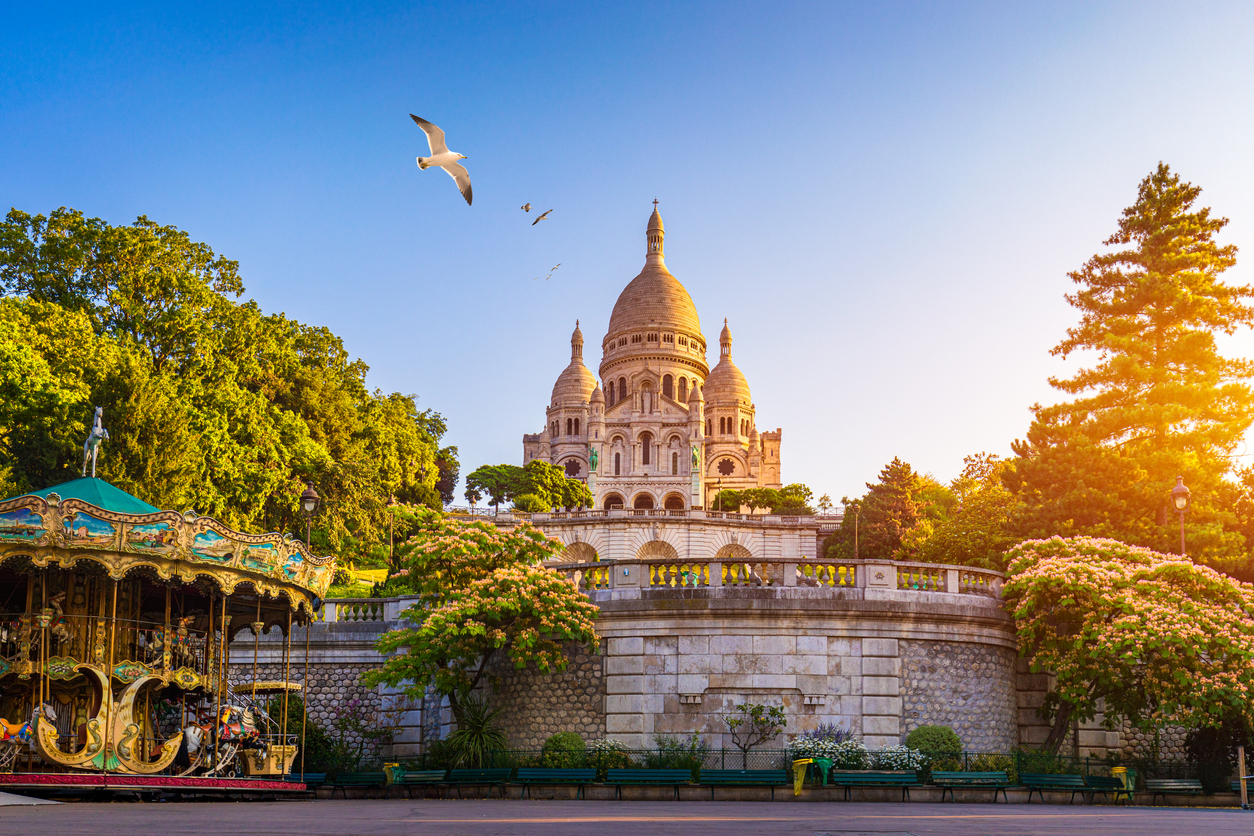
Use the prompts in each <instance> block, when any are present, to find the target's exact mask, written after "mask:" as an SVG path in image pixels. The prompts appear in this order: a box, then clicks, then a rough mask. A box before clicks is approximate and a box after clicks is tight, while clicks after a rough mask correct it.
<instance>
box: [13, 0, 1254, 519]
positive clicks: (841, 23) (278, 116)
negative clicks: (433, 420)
mask: <svg viewBox="0 0 1254 836" xmlns="http://www.w3.org/2000/svg"><path fill="white" fill-rule="evenodd" d="M108 5H109V7H112V6H114V5H120V4H108ZM258 5H259V4H251V3H250V4H231V3H216V4H205V3H199V4H171V3H161V4H156V5H152V6H150V7H147V8H143V7H139V6H132V7H130V8H129V9H128V10H124V11H121V12H112V11H105V10H104V9H105V8H106V6H103V5H101V4H84V5H79V6H75V5H72V4H71V5H68V6H67V5H65V4H57V5H47V6H45V5H43V4H20V5H19V4H6V6H5V7H4V9H3V10H0V55H3V57H4V60H3V62H2V63H0V156H2V158H3V159H4V164H3V165H2V166H0V204H3V207H4V208H6V209H7V207H8V206H16V207H18V208H20V209H23V210H25V211H29V212H44V213H46V212H48V211H50V210H52V209H55V208H56V207H58V206H72V207H75V208H78V209H80V210H82V211H84V212H86V213H87V214H88V215H92V216H99V217H102V218H105V219H107V220H109V221H111V222H114V223H129V222H130V221H132V220H134V218H135V217H136V216H137V215H139V214H146V215H148V216H149V217H150V218H152V219H153V220H156V221H158V222H160V223H163V224H173V225H176V226H179V227H181V228H183V229H186V230H187V231H188V232H189V233H190V234H191V235H192V237H193V238H194V239H196V240H201V241H205V242H207V243H209V244H210V245H211V246H212V247H213V248H214V249H215V250H216V251H217V252H219V253H222V254H224V255H226V256H228V257H230V258H234V259H238V260H239V261H240V265H241V268H240V269H241V273H242V275H243V277H244V281H245V284H246V286H247V287H248V294H249V295H250V296H252V297H253V298H255V299H257V300H258V302H259V303H260V304H261V305H262V307H263V308H264V309H266V310H268V311H285V312H286V313H287V314H289V315H290V316H293V317H296V318H298V319H300V320H302V321H305V322H310V323H317V324H324V325H327V326H329V327H330V328H331V329H333V330H334V331H335V332H336V333H337V334H340V335H341V336H343V338H344V339H345V342H346V343H347V345H348V348H349V350H350V351H351V352H352V353H353V354H354V355H356V356H360V357H361V358H362V359H364V360H365V361H366V362H367V363H368V364H369V365H370V366H371V372H370V377H369V383H370V385H371V386H372V387H378V388H380V389H383V390H385V391H401V392H405V393H414V394H417V395H418V396H419V403H420V404H421V405H422V406H424V407H433V408H435V409H437V410H439V411H440V412H443V413H444V414H445V415H446V416H447V417H448V419H449V423H450V427H451V429H450V433H449V441H450V442H451V443H455V444H457V445H458V446H459V447H460V448H461V452H462V467H463V473H465V472H469V470H470V469H472V468H474V467H475V466H477V465H479V464H482V463H497V462H502V461H508V462H515V463H521V435H522V433H524V432H537V431H539V430H540V429H541V428H542V427H543V425H544V408H545V406H546V404H547V402H548V397H549V391H550V389H551V387H552V385H553V381H554V379H555V378H556V376H557V374H558V373H559V372H560V371H561V369H562V368H563V367H564V366H565V364H566V363H567V360H568V357H569V342H568V340H569V335H570V332H571V329H572V326H573V325H574V322H575V319H576V318H579V319H581V320H582V323H583V330H584V333H585V335H586V337H587V339H588V343H589V348H588V350H587V351H586V352H585V358H586V360H587V363H588V366H589V367H590V368H591V369H593V371H594V372H595V370H596V366H597V363H598V362H599V359H600V356H599V355H600V350H599V346H600V340H601V337H602V336H603V335H604V331H605V327H606V325H607V323H608V319H609V314H610V310H611V308H612V307H613V303H614V300H615V298H617V295H618V293H619V291H620V290H621V289H622V288H623V286H624V285H625V284H626V283H627V281H629V280H630V279H631V278H632V277H633V276H635V275H636V273H637V272H638V271H639V269H640V267H641V266H642V263H643V258H644V226H645V222H646V219H647V216H648V213H649V211H650V210H651V209H652V204H651V201H652V200H653V198H654V197H657V198H658V199H659V200H660V201H661V210H662V214H663V217H664V219H665V221H666V226H667V244H666V248H667V263H668V266H669V267H670V269H671V271H672V272H673V273H674V274H675V275H676V276H677V277H678V278H679V279H680V281H682V282H683V283H684V284H685V285H686V286H687V288H688V290H689V291H690V292H691V294H692V296H693V298H694V300H695V301H696V304H697V308H698V311H699V313H700V315H701V319H702V327H703V330H704V331H705V335H706V337H707V339H708V340H709V341H710V342H711V344H713V345H714V346H715V348H714V350H713V352H712V356H711V358H710V359H711V362H712V363H713V362H714V361H716V360H717V336H718V331H719V328H720V327H721V324H722V319H723V318H724V317H727V318H728V319H729V320H730V322H731V326H732V329H733V332H734V334H735V338H736V344H735V349H736V350H735V356H736V360H737V362H738V364H739V365H740V367H741V369H742V370H743V371H744V373H745V375H746V376H747V377H748V380H749V383H750V385H751V386H752V389H753V396H754V401H755V402H756V405H757V415H758V426H759V428H762V429H767V428H774V427H783V429H784V447H783V462H784V473H783V476H784V479H785V481H801V482H805V483H807V484H809V485H810V486H812V487H813V488H814V489H815V491H816V494H817V493H824V492H826V493H830V494H831V495H832V496H833V498H836V499H839V497H840V496H841V495H842V494H854V493H860V492H861V490H862V483H863V482H866V481H868V480H871V479H874V478H875V475H876V473H877V472H878V470H879V468H880V467H881V466H882V465H883V464H884V463H885V462H887V461H888V460H890V459H891V458H892V457H893V456H895V455H899V456H901V457H902V458H903V459H905V460H906V461H909V462H911V463H912V464H913V465H915V467H916V468H918V469H920V470H922V471H924V472H931V473H933V474H934V475H936V476H937V477H938V478H940V479H942V480H947V479H950V478H952V477H953V476H955V475H956V474H957V473H958V472H959V470H960V469H961V467H962V457H963V455H964V454H968V453H973V452H977V451H980V450H988V451H991V452H998V453H1003V454H1006V453H1008V452H1009V445H1010V441H1011V440H1012V439H1014V438H1016V437H1020V436H1022V435H1023V433H1024V431H1025V430H1026V428H1027V425H1028V422H1029V420H1030V414H1029V411H1028V408H1029V406H1030V405H1031V404H1032V403H1033V402H1035V401H1038V400H1040V401H1049V400H1053V399H1055V395H1054V393H1053V392H1052V390H1051V389H1050V388H1049V386H1048V385H1047V383H1046V377H1047V376H1048V375H1050V374H1057V373H1060V372H1061V373H1067V372H1068V371H1069V369H1072V368H1075V367H1076V365H1077V364H1076V362H1075V361H1071V362H1069V363H1066V364H1064V363H1062V362H1060V361H1058V360H1056V359H1053V358H1051V357H1050V356H1049V354H1048V352H1049V349H1050V347H1051V346H1053V345H1054V344H1055V343H1057V342H1058V340H1059V339H1060V338H1061V337H1062V336H1063V333H1064V330H1065V329H1066V327H1067V326H1068V325H1069V324H1071V323H1073V322H1074V320H1075V317H1074V315H1073V313H1072V311H1071V309H1070V308H1068V307H1067V306H1066V304H1065V302H1064V300H1063V294H1064V293H1065V292H1068V290H1069V289H1070V282H1069V280H1068V279H1067V277H1066V272H1067V271H1068V270H1071V269H1075V268H1077V267H1078V266H1080V265H1081V264H1082V263H1083V262H1084V260H1085V259H1086V258H1088V257H1089V256H1090V255H1091V254H1093V253H1094V252H1096V251H1097V250H1099V249H1100V242H1101V241H1102V240H1103V239H1104V238H1106V237H1107V236H1108V235H1109V234H1110V233H1111V232H1112V231H1113V230H1114V228H1115V223H1116V220H1117V218H1118V216H1119V213H1120V211H1121V210H1122V209H1123V207H1125V206H1127V205H1129V204H1130V203H1132V201H1133V200H1134V198H1135V194H1136V186H1137V183H1138V181H1139V180H1140V179H1141V178H1142V177H1144V176H1145V175H1146V174H1148V173H1149V172H1150V170H1151V169H1152V168H1153V167H1154V165H1155V164H1156V163H1157V162H1158V161H1159V160H1164V161H1166V162H1168V163H1169V164H1170V165H1171V166H1172V167H1173V168H1174V169H1176V170H1177V171H1179V172H1180V173H1181V174H1182V175H1183V176H1184V177H1185V178H1186V179H1188V180H1191V181H1192V182H1194V183H1197V184H1199V185H1201V186H1202V187H1203V188H1204V190H1205V191H1204V193H1203V201H1204V202H1205V203H1206V204H1208V205H1211V206H1212V207H1214V210H1215V211H1216V213H1218V214H1220V215H1225V216H1227V217H1229V218H1231V219H1232V224H1231V225H1230V226H1229V228H1228V230H1227V231H1226V235H1225V236H1224V239H1223V240H1225V241H1229V242H1232V243H1235V244H1237V245H1238V246H1240V247H1241V248H1242V251H1243V257H1244V259H1246V260H1245V261H1243V263H1241V264H1239V265H1238V267H1237V268H1236V269H1235V270H1233V271H1232V272H1231V273H1230V274H1229V275H1230V276H1231V278H1232V280H1233V281H1238V282H1251V281H1254V279H1252V278H1251V275H1252V274H1251V271H1250V269H1249V261H1248V259H1250V258H1254V204H1252V197H1254V151H1252V149H1254V136H1252V133H1254V131H1252V128H1254V39H1252V36H1251V33H1254V5H1252V4H1249V3H1233V4H1219V3H1197V2H1190V3H1177V4H1151V3H1142V2H1138V3H1124V4H1120V3H1091V2H1084V3H1072V4H1068V3H1054V2H1050V3H1039V4H1034V5H1033V4H1026V3H1004V2H997V3H986V4H961V3H858V4H840V3H814V4H790V3H764V4H739V3H729V2H717V3H708V4H672V3H651V4H628V3H618V4H609V3H597V4H535V3H499V4H483V5H472V4H437V3H404V4H400V3H397V4H386V3H375V4H371V6H370V7H369V9H363V8H362V6H363V4H332V3H311V2H305V3H293V4H289V5H285V6H281V7H268V8H267V9H264V10H260V11H259V10H258V8H257V6H258ZM410 112H413V113H417V114H418V115H420V116H423V117H425V118H427V119H430V120H431V121H433V122H435V123H436V124H438V125H441V126H442V127H444V128H445V130H446V131H447V132H448V136H449V140H450V145H451V147H452V148H454V149H455V150H458V151H460V152H462V153H464V154H466V155H468V157H469V159H468V160H466V164H467V166H468V168H469V169H470V172H471V176H472V178H473V181H474V188H475V205H474V206H473V207H467V206H466V205H465V203H464V202H463V201H462V199H461V197H460V196H459V195H458V194H457V192H456V189H455V188H454V185H453V183H452V181H451V180H450V179H449V178H448V177H447V176H446V175H444V174H443V173H442V172H440V171H428V172H420V171H419V170H418V168H417V167H416V166H415V164H414V157H415V156H416V155H418V154H424V155H425V154H426V153H427V151H426V148H425V143H424V142H423V136H422V134H421V132H419V130H418V129H417V128H416V127H415V126H414V124H413V123H412V122H411V121H410V119H409V117H408V115H407V114H408V113H410ZM525 202H530V203H531V204H532V205H533V206H535V207H538V208H540V209H549V208H552V209H553V210H554V211H553V214H552V215H551V216H550V218H549V219H548V220H546V221H545V222H544V223H542V224H540V225H539V226H537V227H534V228H533V227H531V226H530V225H529V219H530V217H534V216H524V215H523V213H521V212H520V211H519V206H520V205H521V204H523V203H525ZM558 262H560V263H561V268H560V269H559V270H558V271H557V272H556V273H554V275H553V277H552V279H550V280H548V281H545V280H544V278H543V277H544V276H545V275H546V274H547V273H548V271H549V268H551V267H552V266H553V265H554V264H557V263H558ZM537 276H538V277H540V278H539V279H538V280H536V279H534V278H533V277H537ZM1229 344H1230V347H1231V350H1232V352H1233V353H1239V354H1242V355H1246V356H1250V355H1254V340H1251V339H1250V338H1249V337H1248V336H1243V337H1241V338H1239V339H1237V340H1233V341H1231V342H1230V343H1229ZM1250 460H1251V459H1246V461H1247V462H1248V461H1250Z"/></svg>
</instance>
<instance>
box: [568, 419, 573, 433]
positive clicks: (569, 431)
mask: <svg viewBox="0 0 1254 836" xmlns="http://www.w3.org/2000/svg"><path fill="white" fill-rule="evenodd" d="M566 434H567V435H574V433H572V432H571V423H570V419H569V418H567V419H566Z"/></svg>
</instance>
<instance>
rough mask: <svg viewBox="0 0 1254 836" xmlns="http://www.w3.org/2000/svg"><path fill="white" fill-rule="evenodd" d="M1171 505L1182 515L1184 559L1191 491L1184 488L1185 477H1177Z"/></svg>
mask: <svg viewBox="0 0 1254 836" xmlns="http://www.w3.org/2000/svg"><path fill="white" fill-rule="evenodd" d="M1171 504H1172V505H1174V506H1176V512H1177V513H1178V514H1180V556H1181V557H1184V512H1185V511H1187V510H1189V489H1188V488H1186V487H1185V486H1184V477H1183V476H1177V477H1176V486H1175V487H1174V488H1172V489H1171Z"/></svg>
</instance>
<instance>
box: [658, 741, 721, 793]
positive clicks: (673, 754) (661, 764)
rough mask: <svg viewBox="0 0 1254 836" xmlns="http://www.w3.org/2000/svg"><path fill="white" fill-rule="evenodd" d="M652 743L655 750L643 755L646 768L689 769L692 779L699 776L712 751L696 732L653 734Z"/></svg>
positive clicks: (696, 778)
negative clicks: (674, 735)
mask: <svg viewBox="0 0 1254 836" xmlns="http://www.w3.org/2000/svg"><path fill="white" fill-rule="evenodd" d="M653 745H654V746H655V747H656V749H655V751H652V752H649V753H647V754H646V755H645V757H644V765H645V768H646V769H691V770H692V780H694V781H696V780H698V778H699V777H700V774H701V767H702V766H704V765H705V759H706V756H707V755H709V754H710V752H711V751H713V750H712V749H711V747H710V746H708V745H707V744H705V743H703V742H702V741H701V735H699V734H696V733H693V734H692V735H691V736H690V737H673V736H671V735H669V734H659V735H655V736H654V737H653Z"/></svg>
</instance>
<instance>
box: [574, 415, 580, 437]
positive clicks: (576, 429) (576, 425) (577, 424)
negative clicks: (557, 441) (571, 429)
mask: <svg viewBox="0 0 1254 836" xmlns="http://www.w3.org/2000/svg"><path fill="white" fill-rule="evenodd" d="M575 435H579V419H578V418H576V419H575Z"/></svg>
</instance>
